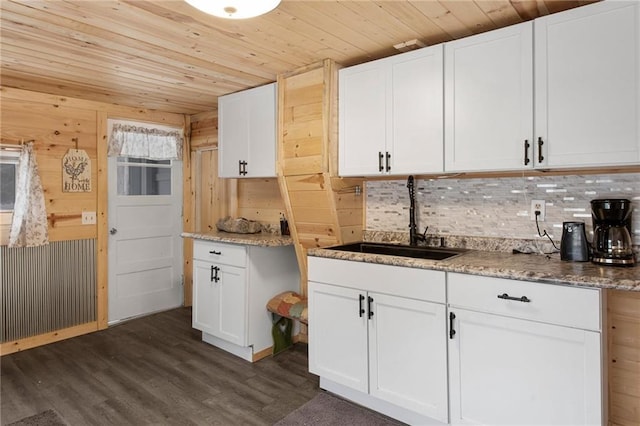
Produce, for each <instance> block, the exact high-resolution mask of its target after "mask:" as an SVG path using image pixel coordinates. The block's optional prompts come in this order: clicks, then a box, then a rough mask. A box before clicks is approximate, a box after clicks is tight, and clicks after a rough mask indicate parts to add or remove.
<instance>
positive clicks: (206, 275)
mask: <svg viewBox="0 0 640 426" xmlns="http://www.w3.org/2000/svg"><path fill="white" fill-rule="evenodd" d="M193 253H194V254H193V258H194V261H193V308H192V309H193V312H192V325H193V328H195V329H197V330H201V331H202V340H203V341H204V342H207V343H209V344H212V345H214V346H217V347H219V348H221V349H224V350H226V351H228V352H231V353H233V354H234V355H237V356H239V357H241V358H243V359H245V360H247V361H256V360H258V359H260V358H262V357H264V356H266V355H269V354H270V353H271V352H270V348H271V346H272V343H273V341H272V336H271V326H272V321H271V315H270V313H269V312H268V311H267V309H266V305H267V302H268V301H269V299H270V298H271V297H273V296H275V295H276V294H278V293H281V292H283V291H287V290H292V291H298V288H299V282H300V281H299V280H300V275H299V271H298V263H297V260H296V257H295V253H294V250H293V247H291V246H287V247H258V246H249V245H247V246H245V245H242V244H229V243H219V242H210V241H201V240H196V241H195V242H194V249H193Z"/></svg>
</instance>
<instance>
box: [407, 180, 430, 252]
mask: <svg viewBox="0 0 640 426" xmlns="http://www.w3.org/2000/svg"><path fill="white" fill-rule="evenodd" d="M407 188H409V245H412V246H417V245H418V241H426V240H427V236H426V235H427V229H428V227H426V228H424V234H418V225H417V224H416V189H415V184H414V179H413V176H409V178H408V179H407Z"/></svg>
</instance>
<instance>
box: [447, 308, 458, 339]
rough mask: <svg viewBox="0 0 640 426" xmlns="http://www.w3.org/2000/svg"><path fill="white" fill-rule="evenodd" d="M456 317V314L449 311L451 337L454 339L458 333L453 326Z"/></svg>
mask: <svg viewBox="0 0 640 426" xmlns="http://www.w3.org/2000/svg"><path fill="white" fill-rule="evenodd" d="M454 319H456V314H454V313H453V312H449V339H453V336H455V335H456V330H455V329H454V328H453V320H454Z"/></svg>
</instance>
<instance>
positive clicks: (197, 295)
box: [191, 260, 218, 333]
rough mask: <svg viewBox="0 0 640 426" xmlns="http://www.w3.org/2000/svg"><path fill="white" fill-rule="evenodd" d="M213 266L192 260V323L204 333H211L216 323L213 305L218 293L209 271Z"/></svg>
mask: <svg viewBox="0 0 640 426" xmlns="http://www.w3.org/2000/svg"><path fill="white" fill-rule="evenodd" d="M213 266H215V265H213V264H212V263H209V262H203V261H201V260H194V261H193V308H192V310H193V312H192V317H191V318H192V325H193V328H195V329H196V330H200V331H204V332H206V333H213V332H214V331H215V329H216V323H217V321H216V311H215V309H214V306H215V303H216V301H217V299H218V295H217V289H216V286H215V283H214V281H213V273H212V271H211V268H212V267H213Z"/></svg>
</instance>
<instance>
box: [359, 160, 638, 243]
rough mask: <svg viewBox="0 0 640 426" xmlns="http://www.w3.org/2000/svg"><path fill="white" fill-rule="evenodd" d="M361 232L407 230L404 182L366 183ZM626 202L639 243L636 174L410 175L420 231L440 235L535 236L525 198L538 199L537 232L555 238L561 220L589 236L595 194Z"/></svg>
mask: <svg viewBox="0 0 640 426" xmlns="http://www.w3.org/2000/svg"><path fill="white" fill-rule="evenodd" d="M366 190H367V192H366V196H367V200H366V201H367V205H366V214H367V216H366V217H367V219H366V230H367V231H396V232H409V231H408V226H409V192H408V190H407V187H406V180H388V181H369V182H367V184H366ZM607 197H609V198H627V199H630V200H631V201H632V204H633V207H634V210H633V216H632V231H633V235H632V237H633V239H634V244H635V245H640V173H624V174H606V175H570V176H533V177H510V178H473V179H416V207H417V218H418V219H417V222H418V228H419V231H420V232H423V231H424V228H425V227H426V226H428V227H429V230H428V232H429V234H436V235H443V236H447V235H450V236H454V235H455V236H473V237H501V238H513V239H535V238H538V233H537V230H536V225H535V221H533V220H531V219H530V215H529V211H530V207H531V200H544V201H545V205H546V218H545V221H544V222H540V231H541V232H543V230H547V232H548V233H549V235H550V236H551V237H552V238H553V239H554V240H555V241H559V240H560V236H561V235H562V222H567V221H584V222H585V224H586V229H587V236H588V238H589V240H591V238H592V236H593V229H592V224H591V208H590V203H589V202H590V201H591V200H592V199H596V198H607Z"/></svg>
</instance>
